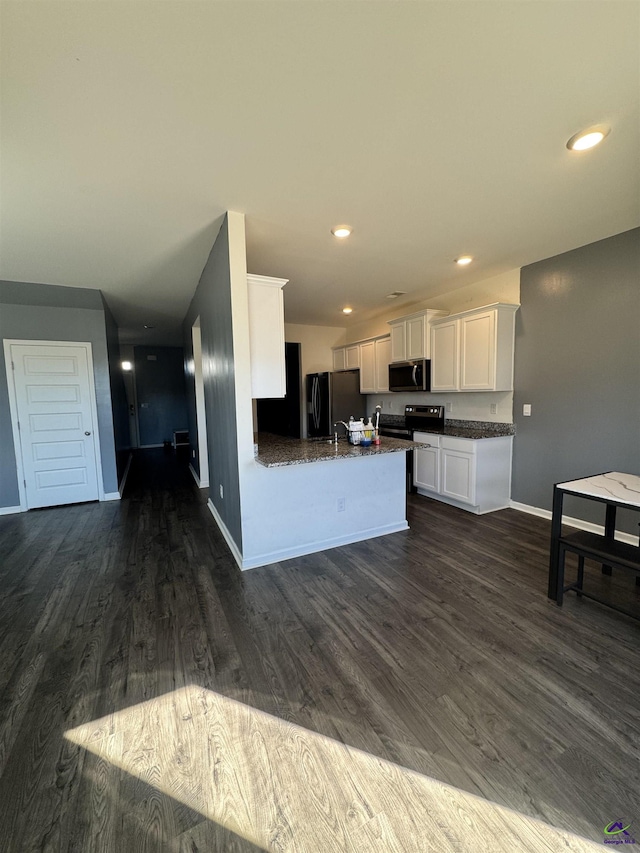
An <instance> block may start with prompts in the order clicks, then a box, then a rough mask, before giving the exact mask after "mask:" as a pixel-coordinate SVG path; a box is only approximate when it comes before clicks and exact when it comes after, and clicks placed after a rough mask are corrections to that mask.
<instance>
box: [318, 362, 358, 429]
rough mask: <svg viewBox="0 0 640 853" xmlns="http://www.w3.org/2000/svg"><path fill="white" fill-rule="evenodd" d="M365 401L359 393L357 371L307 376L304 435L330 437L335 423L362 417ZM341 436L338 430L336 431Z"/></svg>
mask: <svg viewBox="0 0 640 853" xmlns="http://www.w3.org/2000/svg"><path fill="white" fill-rule="evenodd" d="M366 406H367V398H366V396H365V395H364V394H361V393H360V371H359V370H341V371H339V372H338V373H308V374H307V436H308V437H309V438H319V437H321V436H332V435H333V433H334V426H333V425H334V423H336V421H345V422H346V423H348V422H349V418H350V417H351V415H353V417H354V418H355V419H356V420H358V419H359V418H363V417H364V416H365V409H366ZM338 433H339V434H340V435H342V434H344V430H343V428H342V427H340V428H339V429H338Z"/></svg>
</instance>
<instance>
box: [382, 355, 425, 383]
mask: <svg viewBox="0 0 640 853" xmlns="http://www.w3.org/2000/svg"><path fill="white" fill-rule="evenodd" d="M389 391H431V362H430V361H429V360H428V359H424V358H422V359H420V360H419V361H397V362H395V363H393V364H390V365H389Z"/></svg>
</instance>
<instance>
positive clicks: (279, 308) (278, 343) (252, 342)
mask: <svg viewBox="0 0 640 853" xmlns="http://www.w3.org/2000/svg"><path fill="white" fill-rule="evenodd" d="M287 281H288V279H286V278H271V277H270V276H264V275H248V276H247V291H248V300H249V346H250V349H251V396H252V397H254V398H263V397H284V396H285V393H286V376H285V359H284V299H283V295H282V288H283V287H284V286H285V284H286V283H287Z"/></svg>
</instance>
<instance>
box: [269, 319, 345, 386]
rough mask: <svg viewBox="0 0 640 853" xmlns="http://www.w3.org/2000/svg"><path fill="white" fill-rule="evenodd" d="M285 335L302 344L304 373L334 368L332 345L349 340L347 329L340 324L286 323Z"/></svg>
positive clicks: (292, 341) (340, 344) (320, 371)
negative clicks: (304, 324)
mask: <svg viewBox="0 0 640 853" xmlns="http://www.w3.org/2000/svg"><path fill="white" fill-rule="evenodd" d="M284 337H285V340H286V341H289V342H290V343H298V344H300V345H301V351H302V375H303V377H304V376H306V375H307V373H322V372H324V371H325V370H333V355H332V353H331V348H332V347H339V346H342V344H344V343H346V341H347V330H346V329H345V328H343V327H339V326H303V325H301V324H298V323H285V324H284Z"/></svg>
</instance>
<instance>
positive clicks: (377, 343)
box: [333, 335, 391, 394]
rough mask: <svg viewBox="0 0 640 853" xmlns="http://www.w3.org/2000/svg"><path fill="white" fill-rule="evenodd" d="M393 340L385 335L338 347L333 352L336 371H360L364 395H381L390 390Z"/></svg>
mask: <svg viewBox="0 0 640 853" xmlns="http://www.w3.org/2000/svg"><path fill="white" fill-rule="evenodd" d="M390 355H391V338H390V337H389V335H384V336H382V337H380V338H371V339H370V340H367V341H358V343H354V344H349V346H346V347H336V349H334V350H333V369H334V370H353V369H354V368H359V369H360V391H361V393H362V394H381V393H386V392H388V390H389V361H390Z"/></svg>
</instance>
